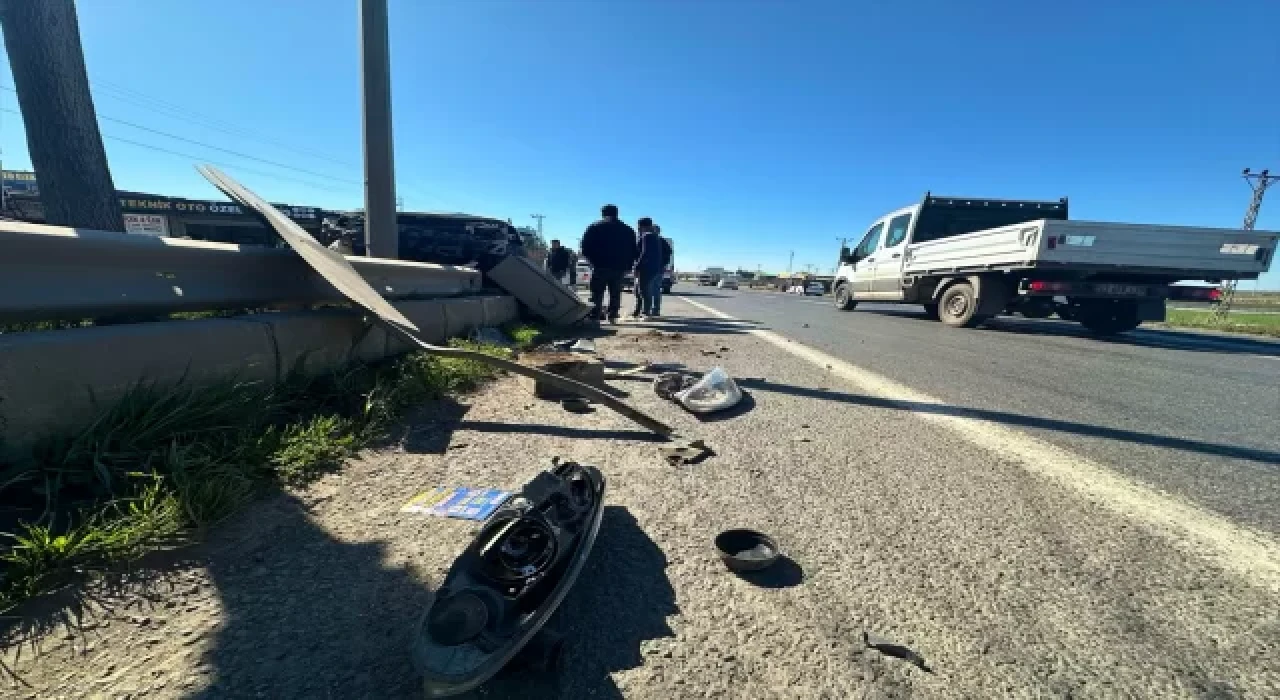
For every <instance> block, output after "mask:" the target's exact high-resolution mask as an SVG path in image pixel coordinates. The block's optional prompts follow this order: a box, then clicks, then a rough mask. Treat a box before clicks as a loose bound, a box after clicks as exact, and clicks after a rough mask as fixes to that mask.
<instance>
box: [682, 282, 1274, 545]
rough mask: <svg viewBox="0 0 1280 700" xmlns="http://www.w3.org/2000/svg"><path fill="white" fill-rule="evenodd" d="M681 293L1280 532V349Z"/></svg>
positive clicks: (824, 301) (914, 310)
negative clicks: (968, 324)
mask: <svg viewBox="0 0 1280 700" xmlns="http://www.w3.org/2000/svg"><path fill="white" fill-rule="evenodd" d="M673 294H674V295H675V296H682V295H683V296H685V297H687V298H688V299H689V300H690V301H693V302H697V303H700V304H703V305H705V306H707V307H710V308H711V309H715V310H717V311H719V312H722V313H725V314H728V315H730V316H733V317H734V318H738V319H743V320H752V321H758V322H760V324H761V326H762V327H766V328H770V329H772V330H774V331H776V332H777V333H779V334H781V335H783V336H786V337H788V338H792V339H794V340H796V341H799V342H800V343H804V344H806V345H809V346H811V347H813V348H817V349H819V350H821V351H823V352H825V353H829V354H831V355H834V356H836V357H838V358H840V359H842V360H845V361H847V362H849V363H851V364H853V365H855V366H857V367H858V368H861V369H864V370H867V371H870V372H872V373H874V374H876V375H879V376H881V377H884V378H887V379H889V380H892V381H894V382H897V383H900V384H903V385H906V386H907V387H909V388H911V389H914V390H916V391H919V392H922V393H924V394H927V395H929V396H931V397H934V398H936V399H940V400H941V401H943V402H945V403H946V404H948V405H949V406H950V407H955V408H960V409H969V414H970V415H974V416H977V417H979V418H981V419H983V420H985V421H989V422H991V423H994V424H1000V425H1004V426H1007V427H1010V428H1014V429H1017V430H1019V431H1023V432H1025V433H1029V434H1032V435H1034V436H1036V437H1038V438H1041V439H1043V440H1046V441H1048V442H1050V443H1053V444H1055V445H1059V446H1061V447H1063V448H1066V449H1068V450H1070V451H1072V452H1074V453H1076V454H1080V455H1084V456H1086V457H1088V458H1090V459H1093V460H1096V461H1097V462H1099V463H1101V464H1103V465H1105V466H1106V467H1107V468H1109V469H1113V470H1115V471H1117V472H1119V473H1121V474H1124V475H1126V476H1129V477H1132V478H1134V479H1136V480H1139V481H1141V482H1143V483H1145V484H1148V485H1150V486H1153V487H1155V488H1157V489H1160V490H1163V491H1165V492H1168V493H1172V494H1175V495H1177V496H1178V497H1180V498H1183V499H1186V500H1189V501H1191V502H1194V503H1196V504H1198V505H1200V506H1201V507H1204V508H1206V509H1208V510H1211V511H1213V512H1215V513H1218V514H1221V515H1223V516H1226V517H1228V518H1230V519H1231V520H1233V521H1235V522H1238V523H1241V524H1244V525H1247V526H1251V527H1254V528H1257V529H1260V530H1263V531H1266V532H1270V533H1273V534H1274V533H1277V532H1280V342H1275V341H1268V340H1256V339H1252V338H1246V337H1240V336H1236V337H1232V336H1224V335H1207V334H1203V333H1194V332H1183V331H1175V330H1168V329H1147V328H1141V329H1139V330H1137V331H1135V332H1132V333H1129V334H1126V335H1124V336H1120V337H1118V338H1115V339H1099V338H1095V337H1092V336H1090V335H1088V334H1087V333H1085V332H1084V331H1083V329H1081V328H1080V326H1079V325H1078V324H1074V323H1066V322H1063V321H1058V320H1045V321H1033V320H1029V319H1023V318H1020V317H1015V318H1000V319H996V320H995V321H993V322H990V323H988V324H986V325H985V326H984V327H981V328H977V329H953V328H948V327H946V326H943V325H942V324H940V323H937V322H933V321H929V320H928V319H926V318H925V317H924V316H923V310H922V309H921V308H920V307H918V306H905V305H893V304H862V305H859V306H858V308H857V309H856V310H854V311H851V312H840V311H837V310H836V309H835V308H834V306H833V305H832V303H831V299H830V297H801V296H797V295H788V294H778V293H770V292H756V291H749V290H741V291H727V290H719V289H713V288H707V287H693V286H691V285H681V286H679V287H677V288H676V290H674V292H673ZM920 410H931V409H927V408H921V409H920Z"/></svg>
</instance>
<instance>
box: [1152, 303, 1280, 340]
mask: <svg viewBox="0 0 1280 700" xmlns="http://www.w3.org/2000/svg"><path fill="white" fill-rule="evenodd" d="M1165 322H1166V323H1168V324H1169V325H1170V326H1178V327H1181V328H1203V329H1206V330H1216V331H1229V332H1232V333H1254V334H1257V335H1269V336H1272V337H1276V338H1280V314H1274V313H1249V312H1248V311H1232V312H1231V313H1230V314H1228V315H1227V318H1226V320H1225V321H1222V322H1216V321H1214V318H1213V313H1212V312H1210V311H1186V310H1182V309H1169V310H1168V318H1167V319H1166V320H1165Z"/></svg>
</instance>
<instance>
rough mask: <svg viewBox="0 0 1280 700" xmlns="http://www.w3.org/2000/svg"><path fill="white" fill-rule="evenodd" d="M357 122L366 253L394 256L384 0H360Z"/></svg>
mask: <svg viewBox="0 0 1280 700" xmlns="http://www.w3.org/2000/svg"><path fill="white" fill-rule="evenodd" d="M360 91H361V93H362V98H363V102H362V105H361V124H362V127H363V132H364V242H365V251H366V255H369V256H370V257H377V258H398V257H400V227H399V226H398V225H397V221H396V166H395V155H394V152H393V151H394V149H393V146H392V140H391V48H390V40H389V39H388V38H387V0H360Z"/></svg>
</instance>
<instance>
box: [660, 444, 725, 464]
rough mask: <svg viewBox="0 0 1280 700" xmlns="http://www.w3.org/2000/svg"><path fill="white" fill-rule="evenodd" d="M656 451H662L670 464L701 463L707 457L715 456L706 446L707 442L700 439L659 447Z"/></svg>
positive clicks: (713, 451)
mask: <svg viewBox="0 0 1280 700" xmlns="http://www.w3.org/2000/svg"><path fill="white" fill-rule="evenodd" d="M658 451H659V452H661V453H662V456H663V458H664V459H666V460H667V463H668V464H671V465H672V466H676V465H680V464H701V463H702V462H704V461H706V459H707V458H708V457H714V456H715V454H716V453H715V450H712V449H711V448H710V447H707V443H706V442H704V441H702V440H693V441H691V442H688V443H685V444H683V445H676V446H674V447H659V448H658Z"/></svg>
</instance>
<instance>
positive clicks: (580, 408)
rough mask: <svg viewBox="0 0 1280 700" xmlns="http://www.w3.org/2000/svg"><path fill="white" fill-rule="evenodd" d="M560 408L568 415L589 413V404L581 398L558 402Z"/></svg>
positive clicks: (590, 409) (575, 397)
mask: <svg viewBox="0 0 1280 700" xmlns="http://www.w3.org/2000/svg"><path fill="white" fill-rule="evenodd" d="M560 406H561V407H562V408H564V410H566V411H568V412H570V413H591V411H592V408H591V402H590V401H587V400H586V399H584V398H582V397H581V396H573V397H570V398H567V399H561V400H560Z"/></svg>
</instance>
